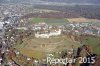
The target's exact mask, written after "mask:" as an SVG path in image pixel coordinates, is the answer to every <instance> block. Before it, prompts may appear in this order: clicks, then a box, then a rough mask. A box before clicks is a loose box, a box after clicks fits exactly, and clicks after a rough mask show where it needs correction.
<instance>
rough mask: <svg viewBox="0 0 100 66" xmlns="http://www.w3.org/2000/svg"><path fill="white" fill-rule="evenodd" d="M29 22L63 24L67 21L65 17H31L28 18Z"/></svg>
mask: <svg viewBox="0 0 100 66" xmlns="http://www.w3.org/2000/svg"><path fill="white" fill-rule="evenodd" d="M30 22H31V23H41V22H45V23H47V24H48V25H64V24H66V23H67V22H68V20H67V19H66V18H61V19H58V18H31V19H30Z"/></svg>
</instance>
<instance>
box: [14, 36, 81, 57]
mask: <svg viewBox="0 0 100 66" xmlns="http://www.w3.org/2000/svg"><path fill="white" fill-rule="evenodd" d="M72 45H73V46H74V48H77V47H79V46H80V44H79V42H75V41H72V40H71V39H69V38H68V37H67V36H64V35H61V36H55V37H50V38H48V39H45V38H44V39H43V38H42V39H41V38H33V39H29V38H25V39H23V43H22V44H17V45H16V46H15V48H16V49H18V50H20V52H21V53H22V54H24V55H26V56H28V57H34V58H38V59H41V58H44V57H45V56H46V54H47V53H55V52H60V51H63V50H66V49H71V48H72Z"/></svg>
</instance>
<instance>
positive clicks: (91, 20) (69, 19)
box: [68, 17, 100, 22]
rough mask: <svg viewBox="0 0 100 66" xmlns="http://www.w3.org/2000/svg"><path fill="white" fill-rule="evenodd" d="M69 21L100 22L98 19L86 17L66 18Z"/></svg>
mask: <svg viewBox="0 0 100 66" xmlns="http://www.w3.org/2000/svg"><path fill="white" fill-rule="evenodd" d="M68 21H69V22H100V20H99V19H88V18H81V17H80V18H68Z"/></svg>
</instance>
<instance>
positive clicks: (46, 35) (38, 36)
mask: <svg viewBox="0 0 100 66" xmlns="http://www.w3.org/2000/svg"><path fill="white" fill-rule="evenodd" d="M58 35H61V29H59V30H55V31H50V32H49V33H42V34H39V33H36V34H35V37H36V38H49V37H50V36H58Z"/></svg>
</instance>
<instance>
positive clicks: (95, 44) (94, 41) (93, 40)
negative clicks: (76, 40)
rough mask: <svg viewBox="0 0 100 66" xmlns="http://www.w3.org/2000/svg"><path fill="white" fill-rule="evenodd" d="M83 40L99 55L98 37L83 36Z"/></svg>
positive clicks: (99, 40)
mask: <svg viewBox="0 0 100 66" xmlns="http://www.w3.org/2000/svg"><path fill="white" fill-rule="evenodd" d="M83 42H84V44H87V45H90V46H91V47H92V50H93V53H96V54H99V55H100V37H93V36H85V37H84V40H83Z"/></svg>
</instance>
